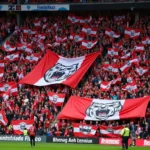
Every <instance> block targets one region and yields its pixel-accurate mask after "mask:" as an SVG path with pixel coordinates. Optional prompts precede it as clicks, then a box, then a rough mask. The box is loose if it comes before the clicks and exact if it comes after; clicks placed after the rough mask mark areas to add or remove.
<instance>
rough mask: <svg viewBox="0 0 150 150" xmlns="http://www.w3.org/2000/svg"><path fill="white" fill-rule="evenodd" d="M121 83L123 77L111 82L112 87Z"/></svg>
mask: <svg viewBox="0 0 150 150" xmlns="http://www.w3.org/2000/svg"><path fill="white" fill-rule="evenodd" d="M119 83H121V77H120V76H118V77H117V78H116V79H113V80H112V81H111V84H112V85H115V84H119Z"/></svg>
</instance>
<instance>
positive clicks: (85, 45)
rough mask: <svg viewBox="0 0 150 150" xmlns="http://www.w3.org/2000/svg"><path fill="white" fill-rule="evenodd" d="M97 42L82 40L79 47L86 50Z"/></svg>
mask: <svg viewBox="0 0 150 150" xmlns="http://www.w3.org/2000/svg"><path fill="white" fill-rule="evenodd" d="M96 44H97V40H95V41H88V40H83V41H82V45H81V49H84V50H87V49H91V48H93V47H94V46H95V45H96Z"/></svg>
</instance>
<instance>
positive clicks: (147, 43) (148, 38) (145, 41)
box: [142, 37, 150, 45]
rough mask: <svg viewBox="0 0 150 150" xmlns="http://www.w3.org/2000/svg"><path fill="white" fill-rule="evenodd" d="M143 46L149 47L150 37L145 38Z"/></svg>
mask: <svg viewBox="0 0 150 150" xmlns="http://www.w3.org/2000/svg"><path fill="white" fill-rule="evenodd" d="M142 44H144V45H149V44H150V37H143V38H142Z"/></svg>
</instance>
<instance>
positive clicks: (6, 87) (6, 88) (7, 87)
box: [4, 84, 9, 92]
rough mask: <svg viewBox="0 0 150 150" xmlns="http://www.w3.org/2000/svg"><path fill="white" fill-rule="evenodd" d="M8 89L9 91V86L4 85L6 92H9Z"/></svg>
mask: <svg viewBox="0 0 150 150" xmlns="http://www.w3.org/2000/svg"><path fill="white" fill-rule="evenodd" d="M8 89H9V85H8V84H5V85H4V91H5V92H7V91H8Z"/></svg>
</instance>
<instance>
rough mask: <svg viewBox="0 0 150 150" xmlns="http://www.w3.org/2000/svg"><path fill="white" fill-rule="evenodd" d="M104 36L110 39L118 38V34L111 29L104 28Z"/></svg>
mask: <svg viewBox="0 0 150 150" xmlns="http://www.w3.org/2000/svg"><path fill="white" fill-rule="evenodd" d="M105 35H107V36H108V37H110V38H119V37H120V33H117V32H114V31H113V30H111V29H108V28H106V29H105Z"/></svg>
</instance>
